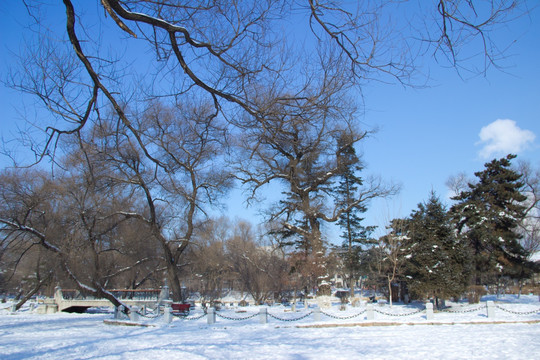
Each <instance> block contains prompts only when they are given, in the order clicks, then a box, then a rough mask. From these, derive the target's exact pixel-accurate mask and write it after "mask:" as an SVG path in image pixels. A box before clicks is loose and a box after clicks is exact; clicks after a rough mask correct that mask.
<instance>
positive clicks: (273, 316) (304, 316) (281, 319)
mask: <svg viewBox="0 0 540 360" xmlns="http://www.w3.org/2000/svg"><path fill="white" fill-rule="evenodd" d="M267 314H268V316H270V317H271V318H273V319H276V320H279V321H298V320H302V319H305V318H307V317H308V316H310V315H311V314H313V311H310V312H308V313H306V314H305V315H302V316H300V317H299V318H294V319H285V318H280V317H277V316H275V315H272V314H270V313H267Z"/></svg>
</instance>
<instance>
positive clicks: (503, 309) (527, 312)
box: [495, 305, 540, 315]
mask: <svg viewBox="0 0 540 360" xmlns="http://www.w3.org/2000/svg"><path fill="white" fill-rule="evenodd" d="M495 306H496V307H497V308H498V309H501V310H502V311H506V312H507V313H510V314H515V315H531V314H536V313H540V309H536V310H532V311H513V310H508V309H505V308H503V307H502V306H500V305H495Z"/></svg>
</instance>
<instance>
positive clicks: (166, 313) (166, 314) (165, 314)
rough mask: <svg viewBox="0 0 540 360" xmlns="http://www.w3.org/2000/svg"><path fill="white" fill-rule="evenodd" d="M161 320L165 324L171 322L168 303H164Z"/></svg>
mask: <svg viewBox="0 0 540 360" xmlns="http://www.w3.org/2000/svg"><path fill="white" fill-rule="evenodd" d="M163 319H165V322H166V323H167V324H170V323H171V322H172V308H171V304H170V302H168V301H166V302H165V307H164V308H163Z"/></svg>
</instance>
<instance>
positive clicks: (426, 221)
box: [404, 192, 468, 305]
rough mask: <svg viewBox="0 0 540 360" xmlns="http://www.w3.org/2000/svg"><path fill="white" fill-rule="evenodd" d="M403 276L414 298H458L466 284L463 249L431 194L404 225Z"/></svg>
mask: <svg viewBox="0 0 540 360" xmlns="http://www.w3.org/2000/svg"><path fill="white" fill-rule="evenodd" d="M406 233H407V236H406V241H405V242H406V243H405V247H404V248H405V250H404V255H405V258H406V263H405V271H404V273H405V277H406V279H407V285H408V288H409V291H411V293H412V294H413V295H416V296H418V297H421V298H422V297H425V296H428V297H434V298H435V300H436V304H437V305H439V301H438V300H439V299H447V298H449V297H455V296H459V295H461V294H462V293H463V292H464V290H465V289H466V286H467V284H468V277H467V269H466V249H465V246H464V244H462V243H460V242H458V240H457V238H456V237H455V236H454V229H453V226H452V222H451V218H450V216H449V214H448V212H447V211H446V208H445V207H444V205H443V204H442V203H441V201H440V199H439V198H438V197H437V196H436V195H435V193H433V192H432V193H431V196H430V197H429V199H428V201H427V202H425V203H420V204H418V210H415V211H413V212H412V213H411V216H410V218H409V219H408V221H407V225H406Z"/></svg>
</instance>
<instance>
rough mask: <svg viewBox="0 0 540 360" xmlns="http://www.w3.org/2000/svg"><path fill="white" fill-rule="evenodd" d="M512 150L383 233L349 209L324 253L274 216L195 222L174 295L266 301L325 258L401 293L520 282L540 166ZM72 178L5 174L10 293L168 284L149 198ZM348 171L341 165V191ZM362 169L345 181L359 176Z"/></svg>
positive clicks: (525, 270) (311, 285) (305, 287)
mask: <svg viewBox="0 0 540 360" xmlns="http://www.w3.org/2000/svg"><path fill="white" fill-rule="evenodd" d="M351 154H352V153H351ZM512 158H513V156H508V157H507V158H503V159H499V160H493V161H492V162H490V163H488V164H486V168H485V170H484V171H481V172H478V173H476V175H477V177H478V179H479V180H478V181H477V182H471V183H470V184H468V185H467V189H463V190H462V191H460V193H459V194H458V195H456V196H455V197H454V200H455V204H454V205H453V206H452V207H451V208H450V209H449V210H447V209H446V207H445V206H444V205H443V204H442V202H441V201H440V199H439V198H438V197H437V196H436V194H433V193H432V194H431V196H430V198H429V199H428V200H427V201H426V202H425V203H421V204H419V205H418V209H417V210H415V211H413V212H412V213H411V215H410V216H409V217H408V218H405V219H395V220H393V221H392V222H391V224H390V225H389V227H388V228H389V232H388V234H387V235H385V236H382V237H381V238H379V239H373V238H372V237H371V236H370V235H369V234H370V233H371V230H373V229H372V228H371V227H365V226H363V224H362V221H361V218H360V215H361V214H362V213H363V212H364V211H365V205H362V206H360V205H358V206H356V207H354V208H352V210H351V211H350V212H348V213H345V212H344V213H343V214H342V216H341V219H340V221H339V224H340V226H341V228H342V229H343V234H342V238H343V240H344V242H343V245H341V246H338V247H334V248H333V250H332V248H329V247H327V246H324V247H323V251H322V253H321V254H314V253H313V252H312V251H309V248H308V247H306V246H305V243H304V242H302V241H296V242H295V241H290V240H291V236H290V234H289V233H287V232H285V233H283V231H276V229H275V226H273V225H274V224H267V225H266V226H265V227H262V228H260V229H258V230H257V231H255V230H254V229H253V227H252V225H251V224H250V223H249V222H244V221H236V222H234V221H231V220H230V219H227V218H219V219H211V218H206V219H204V220H202V221H200V222H196V223H194V226H193V232H192V234H191V238H190V246H189V247H184V249H183V250H182V256H180V257H178V258H176V259H174V258H173V260H174V261H175V263H174V264H175V271H177V274H178V275H177V276H178V281H179V282H178V287H179V288H180V294H179V295H180V296H179V297H178V298H177V299H179V300H181V299H184V298H185V297H187V296H189V295H190V294H192V293H193V292H197V293H198V294H199V295H200V296H201V297H202V301H203V302H212V301H213V300H215V299H217V298H220V297H221V296H223V295H224V294H225V293H226V292H228V291H232V290H236V291H240V292H243V293H245V294H246V295H250V296H251V297H252V298H253V299H254V300H255V301H257V302H263V301H267V300H276V299H280V298H281V297H283V296H289V295H291V294H297V292H298V291H303V292H304V293H308V292H311V291H313V290H314V289H317V288H318V287H320V284H321V282H320V275H321V272H320V263H319V262H317V259H319V260H321V259H322V260H323V261H324V264H325V266H326V275H327V276H329V275H336V274H339V275H341V276H342V277H343V278H344V279H346V280H347V283H348V284H347V285H349V287H350V289H351V290H354V285H355V282H356V281H357V280H358V279H365V281H364V283H363V285H364V286H365V285H368V286H374V287H375V288H376V289H378V290H382V291H383V292H385V293H387V295H388V297H389V298H390V299H392V298H395V296H396V294H393V292H396V291H401V294H400V296H403V295H405V293H407V295H408V296H409V297H410V298H411V299H412V298H426V297H433V298H435V299H447V298H450V297H458V296H461V295H463V294H464V293H465V292H466V291H467V290H468V289H470V286H471V285H480V286H489V285H497V286H501V285H505V284H506V282H508V281H509V280H517V281H519V282H520V284H522V283H523V281H524V280H526V279H528V278H530V276H531V275H532V274H533V273H534V271H538V269H537V268H536V267H537V265H536V266H535V265H534V263H532V262H530V261H528V257H529V255H530V254H531V253H533V252H535V251H538V250H539V247H540V242H539V241H538V240H539V239H538V237H537V233H538V211H539V209H538V205H539V202H538V199H537V198H536V195H537V194H538V192H537V191H538V186H537V185H538V174H536V178H535V177H534V176H531V174H530V173H529V174H528V175H525V174H519V173H518V172H517V171H515V170H512V169H511V168H510V160H511V159H512ZM523 169H528V168H527V167H523ZM357 170H359V169H357ZM353 173H354V172H353ZM73 175H74V174H73V172H69V173H65V174H58V173H57V174H56V175H55V176H54V178H51V176H50V174H49V173H47V172H40V171H37V170H35V169H17V170H10V171H4V172H3V173H2V175H1V179H0V180H1V183H2V184H3V186H2V189H1V190H2V192H1V197H2V204H3V206H2V209H1V213H0V215H1V217H0V219H1V221H2V223H3V225H4V226H3V227H2V235H3V238H2V253H1V254H0V261H1V264H2V269H3V272H2V274H1V284H2V290H3V291H4V292H12V293H13V292H16V293H18V295H19V296H20V298H21V301H20V305H22V304H23V303H24V301H26V300H27V299H28V298H29V297H31V296H33V295H34V294H35V293H36V292H38V291H42V292H43V291H44V292H45V293H49V294H50V293H52V289H53V287H54V286H56V285H61V286H62V287H64V288H70V287H73V286H78V287H79V288H81V289H82V290H83V291H85V292H90V293H92V289H88V288H87V286H88V285H87V284H99V285H100V286H101V287H102V290H101V291H103V293H104V294H109V293H108V292H107V290H106V289H111V288H130V289H137V288H155V287H160V286H162V285H163V283H164V282H165V281H166V282H168V283H169V284H170V285H172V284H171V281H173V280H172V279H174V278H171V277H170V276H169V272H168V271H169V261H170V259H171V258H170V255H169V254H167V253H166V249H164V247H163V246H159V245H160V241H161V240H160V238H159V237H157V236H156V235H155V233H154V231H155V228H154V226H155V225H154V224H152V222H151V221H148V217H149V216H148V215H145V209H144V207H143V206H141V209H140V210H139V212H136V210H137V208H138V206H139V205H138V203H140V201H141V199H140V198H139V199H138V198H137V197H135V196H134V194H136V192H134V191H130V192H127V193H126V192H125V189H123V188H122V187H116V186H112V183H110V182H109V183H107V184H105V185H103V187H102V188H101V191H97V188H96V184H89V183H86V182H84V181H81V179H83V178H81V177H80V176H79V175H80V174H77V175H76V176H73ZM350 175H351V174H348V175H345V173H343V175H342V181H341V182H340V183H339V184H338V186H337V187H336V189H337V190H336V191H335V192H336V194H341V193H342V190H343V189H344V188H346V187H344V186H343V185H344V184H347V179H348V178H349V176H350ZM354 178H355V179H356V180H355V181H352V182H351V183H349V185H351V184H358V183H361V178H359V177H357V175H354ZM349 180H350V178H349ZM109 181H110V179H109ZM526 183H528V184H535V185H534V186H533V187H527V186H526V185H525V184H526ZM353 187H354V186H353ZM349 190H350V189H349ZM143 194H144V192H143ZM524 194H527V196H525V195H524ZM338 198H342V199H343V197H338ZM344 199H347V198H346V197H344ZM127 209H129V211H127ZM159 211H160V212H162V213H166V212H165V208H162V209H161V210H159ZM163 219H167V218H166V217H163ZM171 221H172V220H171ZM167 231H168V230H167ZM163 233H165V231H164V232H163ZM169 236H170V235H169ZM177 238H178V236H176V235H175V236H172V237H171V238H170V239H173V240H167V241H168V242H167V247H168V249H169V251H170V252H171V253H172V251H173V250H176V249H178V248H179V247H181V246H183V243H182V242H177V243H175V242H174V239H177ZM298 239H301V238H298ZM533 240H534V241H533ZM328 250H330V251H328ZM396 286H397V287H396ZM405 288H407V289H408V291H407V292H402V291H403V290H404V289H405ZM173 293H174V287H173ZM351 295H352V294H351ZM393 295H394V296H393Z"/></svg>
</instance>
